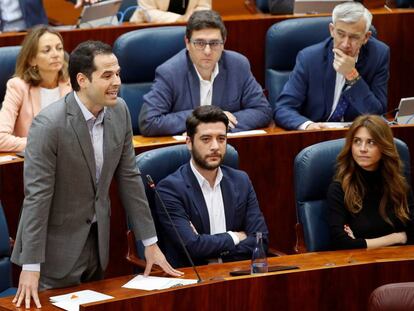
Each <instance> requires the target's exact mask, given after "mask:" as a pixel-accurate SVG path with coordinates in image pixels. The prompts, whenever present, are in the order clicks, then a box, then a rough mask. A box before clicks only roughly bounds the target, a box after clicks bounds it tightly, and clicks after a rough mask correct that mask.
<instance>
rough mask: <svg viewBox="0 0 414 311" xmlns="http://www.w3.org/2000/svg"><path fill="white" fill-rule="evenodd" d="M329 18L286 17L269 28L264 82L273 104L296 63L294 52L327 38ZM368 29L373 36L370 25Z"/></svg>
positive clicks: (372, 28)
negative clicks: (286, 18)
mask: <svg viewBox="0 0 414 311" xmlns="http://www.w3.org/2000/svg"><path fill="white" fill-rule="evenodd" d="M331 20H332V19H331V17H312V18H296V19H288V20H285V21H282V22H280V23H276V24H274V25H272V26H271V27H270V28H269V30H268V31H267V33H266V44H265V80H266V82H265V84H266V89H267V90H268V92H269V102H270V104H271V105H272V106H273V107H274V105H275V102H276V99H277V98H278V96H279V94H280V93H281V92H282V90H283V87H284V85H285V83H286V82H287V80H288V78H289V74H290V73H291V71H292V70H293V68H294V67H295V63H296V56H297V54H298V53H299V51H301V50H302V49H304V48H306V47H308V46H310V45H313V44H316V43H318V42H321V41H323V40H325V39H326V38H328V37H329V36H330V33H329V23H330V22H331ZM371 31H372V32H373V35H374V36H376V31H375V28H374V27H372V26H371Z"/></svg>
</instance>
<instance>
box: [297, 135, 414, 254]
mask: <svg viewBox="0 0 414 311" xmlns="http://www.w3.org/2000/svg"><path fill="white" fill-rule="evenodd" d="M394 141H395V144H396V146H397V150H398V153H399V155H400V158H401V160H402V162H403V164H404V175H405V177H406V178H407V181H408V182H410V181H411V177H410V152H409V149H408V146H407V145H406V144H405V143H404V142H403V141H401V140H399V139H397V138H394ZM344 143H345V139H344V138H342V139H336V140H330V141H324V142H321V143H318V144H314V145H311V146H309V147H306V148H305V149H303V150H302V151H301V152H300V153H299V154H298V155H297V156H296V158H295V162H294V188H295V201H296V213H297V219H298V223H300V224H301V225H302V228H303V235H304V236H303V238H304V241H305V246H306V250H307V251H309V252H316V251H323V250H328V249H330V233H329V224H328V219H327V214H328V213H327V209H328V203H327V199H326V192H327V190H328V187H329V184H330V183H331V182H332V180H333V177H334V175H335V170H336V158H337V156H338V154H339V152H340V151H341V149H342V148H343V146H344ZM299 240H300V239H299Z"/></svg>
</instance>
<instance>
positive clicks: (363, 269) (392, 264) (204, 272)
mask: <svg viewBox="0 0 414 311" xmlns="http://www.w3.org/2000/svg"><path fill="white" fill-rule="evenodd" d="M413 254H414V246H403V247H389V248H381V249H375V250H348V251H337V252H320V253H308V254H301V255H291V256H283V257H278V258H269V264H270V265H297V266H299V268H300V269H298V270H289V271H281V272H274V273H268V274H266V275H259V276H250V275H249V276H244V277H234V278H232V277H230V276H229V272H230V271H233V270H240V269H246V268H248V267H249V262H248V261H242V262H234V263H227V264H220V265H210V266H201V267H198V270H199V273H200V275H201V278H202V279H203V282H202V283H200V284H196V285H190V286H186V287H181V288H175V289H168V290H162V291H151V292H146V291H141V290H131V289H124V288H121V286H122V285H123V284H125V283H126V282H127V281H128V280H129V279H131V278H132V276H124V277H119V278H115V279H108V280H104V281H99V282H93V283H89V284H83V285H81V286H78V287H76V288H67V289H57V290H51V291H46V292H43V293H41V294H40V300H41V303H42V310H44V311H49V310H58V309H57V308H56V307H54V306H52V305H51V304H50V303H49V301H48V298H49V297H50V296H54V295H59V294H65V293H70V292H73V291H77V290H81V289H93V290H96V291H99V292H102V293H105V294H108V295H111V296H114V297H115V299H113V300H109V301H106V302H97V303H92V304H88V305H84V306H83V307H82V309H81V310H94V311H95V310H131V311H132V310H195V309H197V310H200V311H202V310H246V311H247V310H270V309H271V310H317V311H320V310H329V311H331V310H346V311H351V310H366V309H367V301H368V297H369V295H370V293H371V292H372V290H374V289H375V288H376V287H378V286H381V285H383V284H386V283H391V282H407V281H413V280H414V277H413V274H412V271H413V269H414V260H413V259H414V255H413ZM182 270H183V271H184V272H185V278H195V275H194V272H193V271H192V270H191V269H189V268H186V269H182ZM0 310H24V308H20V309H16V308H15V307H14V306H13V305H12V303H11V299H10V298H2V299H0ZM32 310H34V308H32Z"/></svg>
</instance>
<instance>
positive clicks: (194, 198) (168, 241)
mask: <svg viewBox="0 0 414 311" xmlns="http://www.w3.org/2000/svg"><path fill="white" fill-rule="evenodd" d="M221 169H222V172H223V179H222V181H221V183H220V186H221V192H222V195H223V202H224V211H225V215H226V230H227V231H245V232H246V234H247V235H248V237H247V239H245V240H244V241H242V242H240V244H238V245H237V246H235V245H234V242H233V239H232V238H231V236H230V235H229V234H228V233H220V234H214V235H211V234H210V222H209V217H208V211H207V206H206V204H205V201H204V197H203V193H202V191H201V188H200V186H199V184H198V181H197V179H196V177H195V175H194V173H193V171H192V170H191V167H190V164H189V163H187V164H185V165H183V166H181V167H180V168H179V169H178V170H177V171H176V172H175V173H173V174H171V175H170V176H168V177H166V178H165V179H163V180H162V181H161V182H159V183H158V186H157V189H158V191H159V193H160V196H161V198H162V200H163V201H164V203H165V205H166V207H167V209H168V211H169V213H170V215H171V218H172V220H173V222H174V223H175V225H176V226H177V229H178V232H179V233H180V235H181V237H182V238H183V240H184V244H185V245H186V246H187V249H188V251H189V253H190V255H191V257H192V259H193V260H194V262H195V264H196V265H202V264H206V263H207V259H210V258H218V257H222V258H223V260H224V261H234V260H243V259H251V256H252V251H253V248H254V246H255V243H256V240H255V232H258V231H260V232H263V234H264V237H265V244H266V243H267V235H268V230H267V226H266V223H265V220H264V217H263V215H262V212H261V211H260V208H259V204H258V202H257V199H256V194H255V192H254V189H253V186H252V184H251V182H250V179H249V177H248V176H247V174H246V173H245V172H243V171H239V170H235V169H232V168H230V167H227V166H221ZM156 213H157V216H158V220H159V222H160V225H161V228H160V229H161V231H162V234H159V237H161V236H162V238H163V241H162V246H163V249H164V252H165V255H166V256H167V259H168V260H169V262H170V263H171V264H172V265H173V266H175V267H180V266H188V265H189V263H188V261H187V259H186V257H185V255H184V252H183V251H182V247H181V246H180V244H179V241H178V237H177V235H176V234H175V233H174V230H173V228H172V226H171V224H170V222H169V221H168V217H167V215H166V214H165V213H164V211H163V209H162V206H161V204H160V202H159V201H156ZM190 221H191V223H192V224H193V225H194V227H195V229H196V230H197V232H198V234H195V233H194V231H193V230H192V228H191V227H190Z"/></svg>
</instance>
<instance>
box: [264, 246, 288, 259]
mask: <svg viewBox="0 0 414 311" xmlns="http://www.w3.org/2000/svg"><path fill="white" fill-rule="evenodd" d="M267 255H268V256H269V257H280V256H285V255H286V253H284V252H281V251H278V250H277V249H275V248H273V247H269V248H268V249H267Z"/></svg>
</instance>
